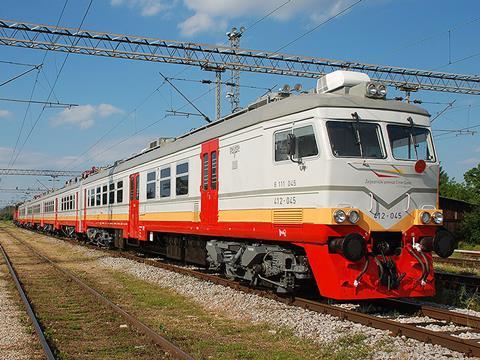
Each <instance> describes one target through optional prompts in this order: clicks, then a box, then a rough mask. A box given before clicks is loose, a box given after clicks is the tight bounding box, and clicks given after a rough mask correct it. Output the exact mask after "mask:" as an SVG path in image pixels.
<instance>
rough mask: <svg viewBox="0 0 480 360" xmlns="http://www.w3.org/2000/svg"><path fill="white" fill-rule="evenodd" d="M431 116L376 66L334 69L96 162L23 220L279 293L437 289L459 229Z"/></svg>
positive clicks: (404, 293)
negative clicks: (446, 202)
mask: <svg viewBox="0 0 480 360" xmlns="http://www.w3.org/2000/svg"><path fill="white" fill-rule="evenodd" d="M295 89H296V90H300V88H299V87H296V88H295ZM429 119H430V115H429V113H428V112H427V111H426V110H425V109H423V108H421V107H419V106H416V105H413V104H411V103H408V102H404V101H399V100H392V99H387V88H386V86H385V85H384V84H381V83H378V82H374V81H371V79H370V78H369V76H368V75H367V74H365V73H360V72H353V71H335V72H332V73H329V74H326V75H325V76H323V77H321V78H320V79H318V80H317V82H316V87H315V88H314V89H312V90H309V91H301V90H300V91H293V90H292V89H290V88H289V87H288V86H286V87H283V88H282V89H280V90H279V91H278V92H271V93H268V94H266V95H264V96H262V97H260V98H259V99H257V100H256V101H255V102H253V103H252V104H250V105H248V106H247V107H245V108H244V109H241V110H239V111H237V112H235V113H233V114H230V115H228V116H225V117H223V118H221V119H218V120H216V121H214V122H212V123H209V124H207V125H205V126H202V127H199V128H197V129H194V130H192V131H190V132H188V133H186V134H184V135H181V136H178V137H176V138H160V139H156V140H155V141H152V142H151V143H150V144H149V146H148V147H147V148H146V149H143V150H142V151H140V152H139V153H138V154H136V155H134V156H131V157H129V158H126V159H123V160H119V161H116V162H115V163H114V164H113V165H111V166H108V167H105V168H99V169H95V168H92V169H91V170H89V171H86V172H85V173H83V174H82V175H81V176H78V177H76V178H74V179H70V180H69V181H67V182H66V184H65V186H64V187H62V188H60V189H57V190H54V191H49V192H47V193H45V194H42V195H40V196H36V197H35V198H33V199H31V200H29V201H26V202H24V203H22V204H19V205H18V207H17V209H16V210H15V222H16V223H17V224H19V225H21V226H25V227H30V228H36V229H40V230H43V231H46V232H60V233H62V234H63V235H65V236H69V237H74V238H79V239H84V240H86V241H89V242H92V243H95V244H98V245H101V246H107V247H115V248H120V249H125V248H130V249H131V248H133V249H138V250H140V251H145V252H150V253H155V254H159V255H160V256H162V257H165V258H168V259H171V260H174V261H180V262H185V263H189V264H196V265H199V266H204V267H206V268H208V269H211V270H214V271H218V272H221V273H223V274H224V275H225V276H227V277H229V278H232V279H237V280H238V281H241V282H244V283H248V284H250V285H251V286H259V287H267V288H271V289H273V290H274V291H277V292H279V293H287V294H288V293H292V292H295V291H297V290H298V289H301V288H303V287H305V286H308V284H312V283H313V284H314V285H315V286H316V288H317V289H318V292H319V294H320V296H322V297H325V298H331V299H336V300H362V299H376V298H397V297H405V298H409V297H424V296H433V295H434V294H435V278H434V271H433V263H432V254H433V253H436V254H437V255H439V256H441V257H448V256H450V255H451V254H452V253H453V250H454V249H455V247H456V239H455V238H454V236H453V235H452V234H451V233H450V232H448V231H447V230H446V229H445V228H444V227H443V226H442V225H443V213H442V210H441V209H439V206H438V182H439V159H438V156H437V153H436V151H435V147H434V142H433V138H432V134H431V128H430V120H429Z"/></svg>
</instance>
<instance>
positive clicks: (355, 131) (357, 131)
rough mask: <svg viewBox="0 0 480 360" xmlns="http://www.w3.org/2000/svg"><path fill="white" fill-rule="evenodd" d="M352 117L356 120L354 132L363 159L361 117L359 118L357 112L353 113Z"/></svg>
mask: <svg viewBox="0 0 480 360" xmlns="http://www.w3.org/2000/svg"><path fill="white" fill-rule="evenodd" d="M352 117H353V118H354V119H355V122H354V123H353V124H352V126H353V131H354V133H355V140H356V143H357V145H358V147H359V149H360V157H362V158H363V150H362V140H361V139H360V130H359V127H358V123H359V122H360V117H359V116H358V113H357V112H354V113H352Z"/></svg>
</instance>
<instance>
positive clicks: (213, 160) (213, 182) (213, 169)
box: [211, 151, 217, 190]
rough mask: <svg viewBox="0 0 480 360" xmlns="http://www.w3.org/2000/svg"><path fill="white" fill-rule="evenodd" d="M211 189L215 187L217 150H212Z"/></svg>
mask: <svg viewBox="0 0 480 360" xmlns="http://www.w3.org/2000/svg"><path fill="white" fill-rule="evenodd" d="M211 186H212V190H216V189H217V152H216V151H213V152H212V185H211Z"/></svg>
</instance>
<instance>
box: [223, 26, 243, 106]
mask: <svg viewBox="0 0 480 360" xmlns="http://www.w3.org/2000/svg"><path fill="white" fill-rule="evenodd" d="M244 31H245V28H244V27H243V26H242V27H241V28H240V30H238V29H237V28H236V27H232V30H230V31H229V32H228V33H227V37H228V40H230V47H232V48H233V49H239V48H240V38H241V37H242V34H243V32H244ZM235 62H236V63H237V64H240V57H239V56H238V55H237V56H235ZM232 82H233V84H234V85H233V86H230V92H229V94H228V96H229V97H230V104H231V106H232V113H234V112H235V111H238V110H239V109H240V67H234V68H233V69H232Z"/></svg>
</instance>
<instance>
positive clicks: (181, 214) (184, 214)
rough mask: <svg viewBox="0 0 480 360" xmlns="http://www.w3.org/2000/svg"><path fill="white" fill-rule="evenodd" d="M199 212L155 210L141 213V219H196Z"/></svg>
mask: <svg viewBox="0 0 480 360" xmlns="http://www.w3.org/2000/svg"><path fill="white" fill-rule="evenodd" d="M198 219H199V213H198V212H195V211H176V212H156V213H148V214H141V215H140V220H141V221H198Z"/></svg>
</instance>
